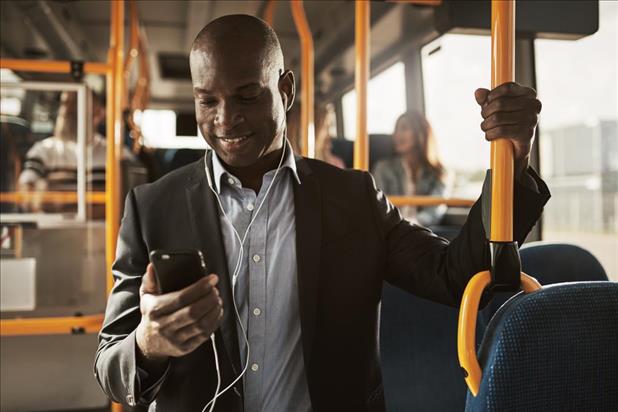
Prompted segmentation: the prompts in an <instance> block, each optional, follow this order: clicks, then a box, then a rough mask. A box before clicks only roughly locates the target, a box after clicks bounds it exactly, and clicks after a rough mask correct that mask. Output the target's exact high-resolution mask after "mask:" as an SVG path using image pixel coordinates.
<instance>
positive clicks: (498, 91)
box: [487, 82, 536, 103]
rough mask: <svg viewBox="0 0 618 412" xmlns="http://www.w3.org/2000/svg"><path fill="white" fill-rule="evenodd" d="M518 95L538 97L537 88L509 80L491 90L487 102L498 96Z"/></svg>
mask: <svg viewBox="0 0 618 412" xmlns="http://www.w3.org/2000/svg"><path fill="white" fill-rule="evenodd" d="M503 96H507V97H517V96H528V97H536V90H534V89H532V88H530V87H525V86H522V85H520V84H517V83H515V82H507V83H503V84H501V85H500V86H498V87H496V88H495V89H493V90H492V91H491V92H489V95H488V96H487V102H488V103H490V102H491V101H493V100H495V99H497V98H498V97H503Z"/></svg>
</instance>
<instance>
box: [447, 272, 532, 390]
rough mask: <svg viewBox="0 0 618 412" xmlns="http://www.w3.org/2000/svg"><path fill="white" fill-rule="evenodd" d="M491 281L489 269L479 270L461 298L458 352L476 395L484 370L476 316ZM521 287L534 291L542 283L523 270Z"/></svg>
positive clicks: (527, 290)
mask: <svg viewBox="0 0 618 412" xmlns="http://www.w3.org/2000/svg"><path fill="white" fill-rule="evenodd" d="M490 283H491V273H490V272H489V271H488V270H485V271H483V272H479V273H477V274H476V275H474V276H473V277H472V279H470V281H469V282H468V286H466V289H465V291H464V294H463V298H462V300H461V309H460V310H459V324H458V328H457V354H458V356H459V365H461V367H462V369H463V370H464V371H465V380H466V383H467V384H468V388H470V392H472V395H474V396H476V395H477V394H478V392H479V388H480V385H481V377H482V376H483V372H482V371H481V366H480V365H479V361H478V358H477V356H476V318H477V316H478V312H479V302H480V301H481V296H482V294H483V291H484V290H485V288H486V287H487V286H488V285H489V284H490ZM521 288H522V290H523V291H524V292H526V293H529V292H534V291H535V290H538V289H540V288H541V284H540V283H539V282H538V281H537V280H536V279H535V278H533V277H532V276H528V275H526V274H525V273H523V272H521Z"/></svg>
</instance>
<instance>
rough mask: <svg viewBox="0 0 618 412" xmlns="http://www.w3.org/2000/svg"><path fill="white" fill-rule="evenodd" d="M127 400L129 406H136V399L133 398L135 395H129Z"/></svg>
mask: <svg viewBox="0 0 618 412" xmlns="http://www.w3.org/2000/svg"><path fill="white" fill-rule="evenodd" d="M126 400H127V403H128V404H129V406H135V399H133V395H127V397H126Z"/></svg>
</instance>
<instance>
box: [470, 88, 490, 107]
mask: <svg viewBox="0 0 618 412" xmlns="http://www.w3.org/2000/svg"><path fill="white" fill-rule="evenodd" d="M488 95H489V90H487V89H482V88H481V89H476V91H475V92H474V98H475V99H476V102H477V103H478V104H479V105H481V106H482V105H483V104H484V103H485V100H487V96H488Z"/></svg>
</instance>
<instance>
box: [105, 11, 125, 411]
mask: <svg viewBox="0 0 618 412" xmlns="http://www.w3.org/2000/svg"><path fill="white" fill-rule="evenodd" d="M110 3H111V10H110V12H111V14H110V16H111V17H110V45H109V51H108V54H107V60H108V65H109V66H110V70H109V71H108V72H107V75H106V84H107V86H106V87H107V107H106V111H107V113H106V116H107V117H106V129H107V152H106V162H105V260H106V264H107V293H108V294H109V292H110V291H111V289H112V287H113V286H114V279H113V277H112V263H113V262H114V258H115V255H116V239H117V237H118V226H119V223H120V213H119V212H120V211H119V208H120V204H119V197H120V179H119V169H120V161H119V159H120V156H121V153H122V134H121V133H122V118H121V116H122V110H121V104H122V97H123V90H122V86H123V78H124V73H123V54H124V51H123V48H124V0H115V1H112V2H110ZM122 409H123V408H122V405H120V404H118V403H114V402H112V404H111V411H112V412H122Z"/></svg>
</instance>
